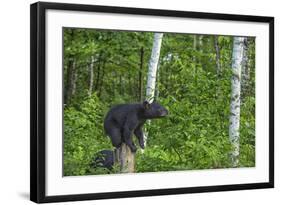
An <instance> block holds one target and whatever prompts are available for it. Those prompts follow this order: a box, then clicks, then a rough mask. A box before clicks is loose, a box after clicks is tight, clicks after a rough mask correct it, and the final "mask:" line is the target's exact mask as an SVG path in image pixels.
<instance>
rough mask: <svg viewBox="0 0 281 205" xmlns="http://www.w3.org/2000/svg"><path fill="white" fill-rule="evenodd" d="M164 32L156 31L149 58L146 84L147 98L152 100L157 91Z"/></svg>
mask: <svg viewBox="0 0 281 205" xmlns="http://www.w3.org/2000/svg"><path fill="white" fill-rule="evenodd" d="M162 38H163V33H155V34H154V40H153V46H152V51H151V57H150V60H149V67H148V73H147V84H146V100H147V101H148V102H150V103H151V102H152V101H153V98H154V93H155V85H156V75H157V67H158V61H159V56H160V50H161V44H162Z"/></svg>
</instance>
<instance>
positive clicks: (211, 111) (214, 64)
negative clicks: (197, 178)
mask: <svg viewBox="0 0 281 205" xmlns="http://www.w3.org/2000/svg"><path fill="white" fill-rule="evenodd" d="M215 38H217V41H216V39H215ZM152 44H153V33H149V32H120V31H118V32H117V31H103V30H92V29H70V28H65V29H64V86H65V87H64V103H65V107H64V153H63V154H64V175H66V176H73V175H87V174H105V173H116V172H118V171H119V169H118V167H116V168H115V169H113V170H112V171H111V172H109V171H108V170H105V169H102V168H100V169H91V167H90V165H91V162H92V160H93V158H94V156H95V154H96V153H97V152H98V151H100V150H103V149H112V150H113V147H112V145H111V142H110V140H109V138H108V137H107V136H106V135H105V133H104V130H103V119H104V116H105V114H106V113H107V111H108V110H109V109H110V107H111V106H113V105H115V104H120V103H132V102H141V101H142V100H143V99H145V86H146V80H147V72H148V62H149V59H150V55H151V49H152ZM246 46H247V52H246V53H245V55H247V56H246V57H247V58H245V59H247V61H245V62H244V66H243V70H242V83H241V90H242V91H241V116H240V155H239V165H238V166H239V167H252V166H255V39H254V38H247V45H246ZM232 48H233V37H231V36H218V37H214V36H211V35H187V34H169V33H165V34H164V36H163V41H162V46H161V55H160V59H159V65H158V71H157V82H156V94H155V98H156V99H157V101H158V102H159V103H160V104H162V105H163V106H164V107H166V108H167V109H168V110H169V116H168V117H166V118H162V119H158V120H153V121H151V123H150V124H146V125H145V128H146V130H147V131H148V133H149V136H148V141H147V146H146V148H145V151H144V153H141V151H140V150H141V149H140V148H138V151H137V154H136V166H135V168H136V172H156V171H168V170H169V171H175V170H193V169H213V168H228V167H232V164H231V161H230V157H229V153H230V151H231V149H232V147H231V144H230V142H229V130H228V129H229V115H230V101H231V98H230V96H231V81H230V79H231V76H232V72H231V62H232ZM218 53H219V56H218ZM218 64H219V65H220V69H219V68H218ZM136 144H137V145H138V143H136Z"/></svg>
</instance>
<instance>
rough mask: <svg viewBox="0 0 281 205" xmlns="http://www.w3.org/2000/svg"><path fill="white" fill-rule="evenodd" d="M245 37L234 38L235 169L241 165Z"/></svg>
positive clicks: (232, 122) (232, 128)
mask: <svg viewBox="0 0 281 205" xmlns="http://www.w3.org/2000/svg"><path fill="white" fill-rule="evenodd" d="M243 43H244V38H243V37H234V39H233V52H232V77H231V104H230V118H229V121H230V125H229V140H230V142H231V144H232V152H231V162H232V166H233V167H237V166H238V164H239V137H240V134H239V127H240V87H241V82H240V80H241V67H242V60H243Z"/></svg>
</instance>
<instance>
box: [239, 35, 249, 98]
mask: <svg viewBox="0 0 281 205" xmlns="http://www.w3.org/2000/svg"><path fill="white" fill-rule="evenodd" d="M243 46H244V52H243V66H242V71H241V73H242V74H241V92H242V94H245V92H246V91H247V89H248V85H249V80H250V66H249V58H248V40H247V38H245V40H244V44H243Z"/></svg>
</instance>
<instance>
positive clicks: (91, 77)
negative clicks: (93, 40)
mask: <svg viewBox="0 0 281 205" xmlns="http://www.w3.org/2000/svg"><path fill="white" fill-rule="evenodd" d="M93 84H94V57H93V56H92V57H91V63H90V65H89V85H88V95H89V96H91V95H92V93H93Z"/></svg>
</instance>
